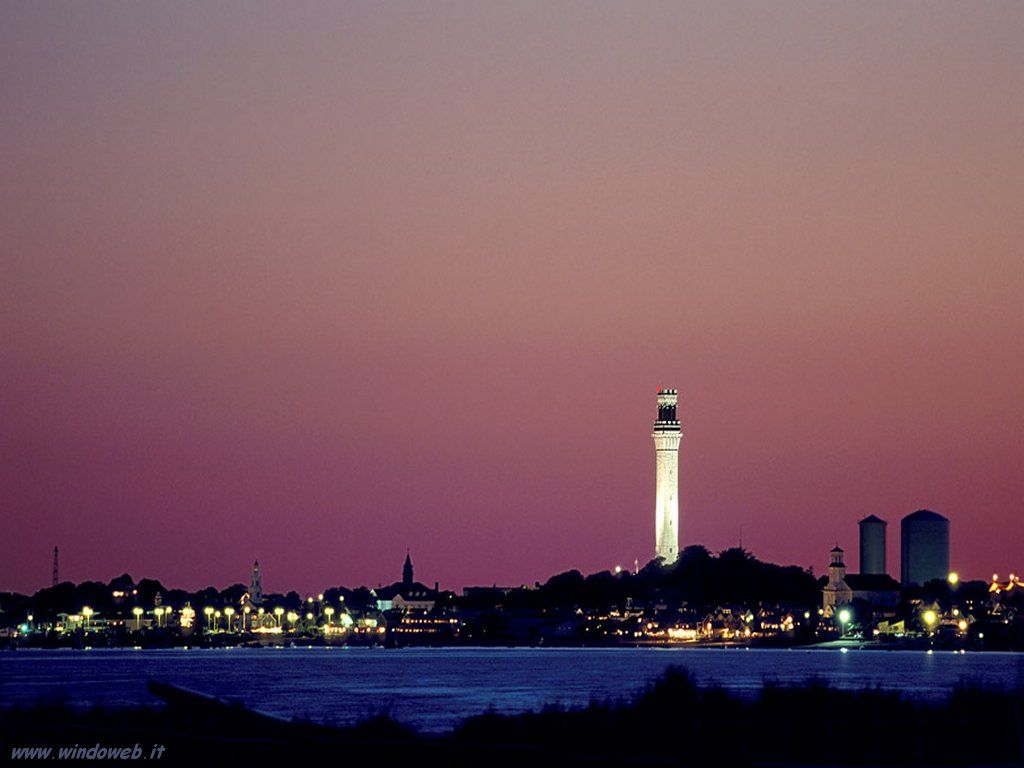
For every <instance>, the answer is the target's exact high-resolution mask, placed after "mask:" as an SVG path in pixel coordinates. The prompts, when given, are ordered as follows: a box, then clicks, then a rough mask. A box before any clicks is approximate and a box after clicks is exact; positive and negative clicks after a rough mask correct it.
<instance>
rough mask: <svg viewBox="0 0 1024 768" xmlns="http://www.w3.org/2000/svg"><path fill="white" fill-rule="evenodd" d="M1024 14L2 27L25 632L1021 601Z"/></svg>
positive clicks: (2, 219)
mask: <svg viewBox="0 0 1024 768" xmlns="http://www.w3.org/2000/svg"><path fill="white" fill-rule="evenodd" d="M1022 41H1024V4H1020V3H999V2H976V3H940V2H928V3H924V2H921V3H917V2H907V3H898V4H891V3H874V2H868V3H855V4H854V3H850V4H834V3H784V2H778V3H760V2H755V3H749V4H734V3H725V4H723V3H717V2H714V3H710V2H709V3H702V4H685V3H678V2H666V3H640V4H635V3H597V2H587V3H578V4H577V3H568V2H559V3H550V2H542V3H528V2H517V3H505V4H496V3H479V2H437V3H433V2H431V3H376V2H368V3H340V2H325V3H287V4H269V3H268V4H258V3H207V2H196V3H192V4H188V3H174V4H162V5H156V4H149V3H144V4H134V3H101V2H89V3H74V2H68V3H58V2H49V3H39V2H33V1H26V2H5V3H3V4H2V6H0V105H2V110H0V113H2V114H0V118H2V119H0V234H2V249H0V462H2V465H0V504H2V507H0V516H2V535H0V589H17V590H21V591H34V590H35V589H38V588H40V587H43V586H46V585H48V583H49V580H50V565H51V554H52V549H53V546H54V545H55V544H58V545H60V548H61V559H62V577H63V578H65V579H71V580H75V581H79V580H84V579H102V580H108V579H110V578H112V577H114V576H116V575H118V574H120V573H122V572H124V571H127V572H129V573H131V574H132V575H134V576H135V577H136V578H139V577H142V576H150V577H154V578H159V579H161V580H162V581H163V582H164V583H165V584H168V585H175V586H183V587H190V588H198V587H202V586H206V585H207V584H215V585H221V586H226V585H227V584H230V583H235V582H240V581H245V580H247V578H248V572H249V568H250V567H251V564H252V561H253V559H254V558H259V560H260V563H261V564H262V566H263V570H264V585H265V587H266V588H267V589H268V590H271V591H276V590H283V589H289V588H295V589H298V590H300V591H305V592H315V591H316V590H318V589H322V588H324V587H326V586H330V585H335V584H347V585H357V584H367V585H370V586H375V585H377V584H380V583H384V582H390V581H393V580H395V579H397V578H398V577H399V575H400V569H401V564H402V560H403V558H404V557H405V553H406V548H407V547H410V548H411V550H412V558H413V562H414V564H415V566H416V576H417V578H418V579H420V580H422V581H425V582H428V583H433V582H434V581H435V580H437V581H440V582H441V584H442V585H443V586H447V587H450V588H459V587H461V586H463V585H467V584H492V583H498V584H520V583H524V582H525V583H532V582H533V581H534V580H538V579H540V580H543V579H546V578H547V577H548V576H550V575H552V574H554V573H556V572H558V571H563V570H567V569H570V568H578V569H580V570H582V571H584V572H591V571H594V570H598V569H604V568H609V567H613V566H614V565H616V564H622V565H624V566H627V567H631V566H632V564H633V560H634V558H638V559H639V560H640V562H641V563H643V562H645V561H646V560H648V559H649V558H650V557H651V556H652V555H653V548H654V447H653V441H652V439H651V426H652V422H653V420H654V418H655V415H656V407H655V391H656V389H657V388H658V387H659V386H671V387H676V388H678V389H679V391H680V399H681V407H680V418H681V420H682V422H683V433H684V437H683V441H682V447H681V451H680V478H681V488H680V496H681V529H682V543H683V545H686V544H692V543H701V544H704V545H706V546H708V547H709V548H710V549H712V550H720V549H723V548H725V547H729V546H733V545H735V544H737V543H738V541H739V539H740V536H741V532H742V541H743V546H744V547H745V548H747V549H749V550H751V551H752V552H753V553H754V554H756V555H757V556H758V557H761V558H763V559H768V560H772V561H776V562H782V563H797V564H800V565H804V566H813V567H814V568H815V571H816V572H817V573H821V572H822V571H823V570H824V568H825V566H826V564H827V560H828V550H829V549H830V548H831V547H832V546H833V545H835V544H836V543H837V542H838V543H839V544H840V545H841V546H844V547H846V548H847V550H848V551H849V552H850V555H849V556H848V563H849V565H850V566H851V568H853V569H854V570H855V569H856V555H855V552H856V546H857V527H856V523H857V520H858V519H860V518H861V517H864V516H866V515H868V514H877V515H879V516H880V517H883V518H885V519H886V520H888V521H889V542H888V543H889V567H890V572H895V573H897V574H898V572H899V571H898V555H899V518H900V517H902V516H903V515H905V514H907V513H909V512H912V511H914V510H915V509H918V508H920V507H928V508H930V509H934V510H935V511H937V512H940V513H941V514H943V515H945V516H947V517H948V518H950V520H951V525H952V565H953V567H954V568H956V569H957V570H959V571H960V572H961V574H963V575H964V576H965V577H980V578H985V577H988V576H990V575H991V574H992V572H993V571H997V572H1000V573H1007V572H1009V571H1011V570H1017V571H1018V572H1019V571H1021V570H1024V44H1022Z"/></svg>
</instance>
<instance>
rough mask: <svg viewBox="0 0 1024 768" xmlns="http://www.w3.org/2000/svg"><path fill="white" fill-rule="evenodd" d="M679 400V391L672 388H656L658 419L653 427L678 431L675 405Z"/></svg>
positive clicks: (659, 429) (660, 429)
mask: <svg viewBox="0 0 1024 768" xmlns="http://www.w3.org/2000/svg"><path fill="white" fill-rule="evenodd" d="M678 402H679V393H678V391H676V390H674V389H665V388H659V389H658V420H657V421H655V422H654V428H655V429H656V430H658V431H666V430H669V431H679V421H678V419H676V405H677V404H678Z"/></svg>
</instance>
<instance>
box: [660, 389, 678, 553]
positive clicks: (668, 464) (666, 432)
mask: <svg viewBox="0 0 1024 768" xmlns="http://www.w3.org/2000/svg"><path fill="white" fill-rule="evenodd" d="M677 397H678V393H677V392H676V390H674V389H659V390H658V420H657V421H656V422H654V455H655V461H656V463H655V467H656V472H657V500H656V501H655V505H654V556H655V557H660V558H662V559H663V561H664V562H665V564H671V563H674V562H675V561H676V558H677V557H679V438H680V437H681V436H682V432H681V431H680V429H679V421H678V420H677V419H676V400H677Z"/></svg>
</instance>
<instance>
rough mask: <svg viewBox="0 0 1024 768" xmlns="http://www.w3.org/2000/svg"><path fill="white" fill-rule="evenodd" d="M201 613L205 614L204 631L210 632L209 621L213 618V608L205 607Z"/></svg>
mask: <svg viewBox="0 0 1024 768" xmlns="http://www.w3.org/2000/svg"><path fill="white" fill-rule="evenodd" d="M203 613H204V614H206V631H207V632H209V631H210V621H211V619H212V618H213V608H211V607H210V606H206V607H205V608H203Z"/></svg>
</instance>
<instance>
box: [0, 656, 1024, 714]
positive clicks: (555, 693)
mask: <svg viewBox="0 0 1024 768" xmlns="http://www.w3.org/2000/svg"><path fill="white" fill-rule="evenodd" d="M670 665H678V666H681V667H685V668H686V669H688V670H689V671H690V672H691V673H692V674H693V675H695V676H696V678H697V680H698V682H699V683H700V684H702V685H712V684H718V685H722V686H724V687H726V688H729V689H732V690H735V691H740V692H753V691H756V690H757V689H759V688H760V687H761V686H762V685H763V684H764V683H765V682H766V681H774V682H779V683H782V684H796V683H802V682H804V681H806V680H808V679H811V678H816V679H820V680H824V681H826V682H828V683H829V684H830V685H832V686H834V687H837V688H864V687H871V686H877V687H879V688H884V689H890V690H899V691H902V692H904V693H906V694H907V695H910V696H916V697H921V698H926V699H936V698H941V697H943V696H946V695H948V693H949V692H950V691H951V690H953V689H954V688H955V687H957V686H958V685H961V684H970V685H974V686H980V687H987V688H1003V689H1009V688H1014V689H1024V654H1001V653H973V654H971V653H968V654H960V653H954V652H949V651H946V652H936V653H933V654H927V653H922V652H918V651H851V652H849V653H840V652H839V651H807V650H744V649H728V650H724V649H655V648H636V649H634V648H615V649H575V648H574V649H534V648H523V649H511V648H509V649H476V648H435V649H400V650H383V649H371V648H287V649H272V648H253V649H244V648H226V649H215V650H201V649H189V650H184V649H171V650H136V651H132V650H91V651H72V650H56V651H26V650H19V651H11V652H5V653H0V702H2V704H3V705H4V706H10V705H14V704H28V703H33V702H36V701H39V700H44V701H54V700H57V699H63V700H65V701H66V702H68V703H69V704H72V705H87V704H106V705H126V704H153V703H155V699H154V698H153V697H152V696H151V695H150V694H149V692H148V691H147V690H146V681H147V680H148V679H150V678H154V679H157V680H162V681H165V682H169V683H174V684H177V685H181V686H185V687H187V688H192V689H195V690H198V691H202V692H204V693H209V694H212V695H215V696H223V697H228V698H233V699H237V700H239V701H241V702H243V703H244V704H246V705H247V706H250V707H255V708H257V709H261V710H264V711H267V712H273V713H276V714H280V715H285V716H288V717H295V716H301V717H308V718H310V719H313V720H317V721H321V722H330V723H337V724H345V723H351V722H354V721H357V720H360V719H362V718H364V717H366V716H368V715H371V714H375V713H378V712H388V713H390V714H391V715H393V716H394V717H396V718H397V719H399V720H401V721H402V722H405V723H408V724H410V725H413V726H415V727H417V728H420V729H422V730H427V731H438V730H444V729H446V728H449V727H451V726H452V725H453V724H454V723H455V722H457V721H458V720H459V719H461V718H463V717H466V716H468V715H473V714H479V713H480V712H483V711H485V710H487V709H493V710H496V711H501V712H512V711H522V710H527V709H537V708H540V707H542V706H544V705H546V704H555V703H557V704H562V705H567V706H576V705H585V704H587V703H588V702H589V701H591V700H595V699H596V700H612V699H618V698H623V697H628V696H630V695H631V694H633V693H635V692H636V691H638V690H639V689H641V688H642V687H643V686H644V684H645V683H647V682H648V681H650V680H652V679H654V678H655V677H657V676H658V675H660V674H661V672H662V671H663V670H664V669H665V668H666V667H668V666H670Z"/></svg>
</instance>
